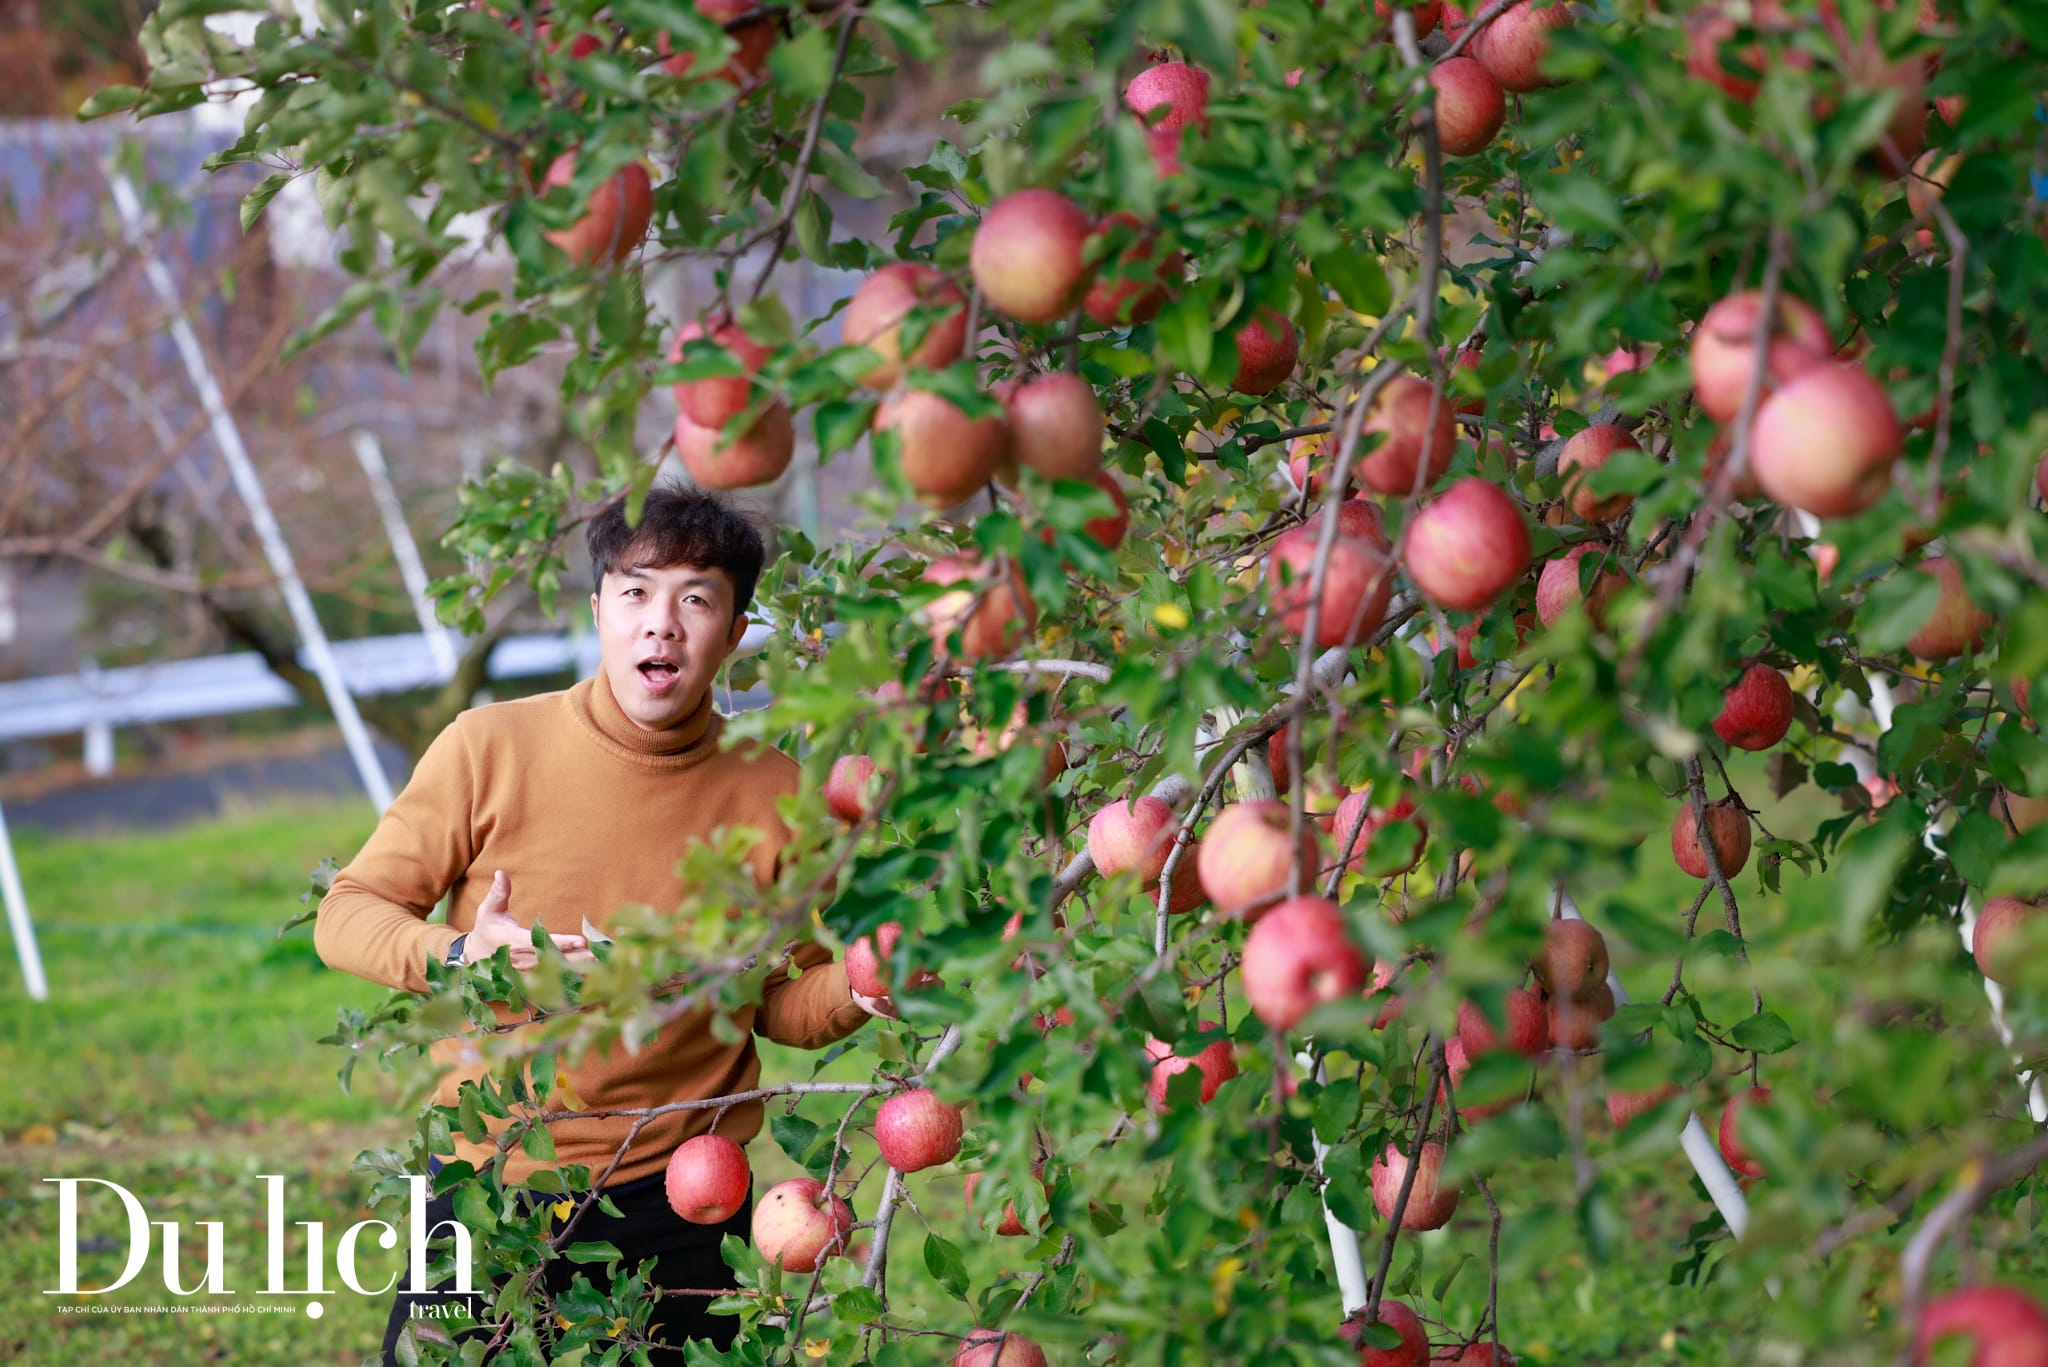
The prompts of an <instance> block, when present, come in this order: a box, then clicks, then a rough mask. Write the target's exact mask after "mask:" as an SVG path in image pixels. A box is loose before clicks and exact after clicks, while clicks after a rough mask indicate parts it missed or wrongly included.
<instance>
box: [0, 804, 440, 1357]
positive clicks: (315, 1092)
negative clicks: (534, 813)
mask: <svg viewBox="0 0 2048 1367" xmlns="http://www.w3.org/2000/svg"><path fill="white" fill-rule="evenodd" d="M373 820H374V818H373V814H372V813H371V812H370V810H369V808H368V806H367V805H366V804H362V803H348V804H345V805H330V806H313V807H296V808H282V809H271V810H268V811H265V812H262V813H260V814H254V815H247V816H240V817H232V818H226V819H221V820H216V821H210V822H207V823H204V824H201V825H196V826H192V827H188V828H186V829H183V830H179V831H174V832H170V833H162V834H156V833H152V834H144V835H121V836H107V837H95V838H90V839H79V838H54V837H44V836H39V835H36V834H34V833H25V834H24V835H23V836H22V837H20V838H19V839H18V840H17V850H18V852H19V854H20V857H21V864H22V878H23V881H24V882H25V883H26V885H27V890H28V896H29V901H30V906H31V907H32V909H33V911H34V915H35V919H36V923H37V926H38V929H39V932H40V933H39V939H40V942H41V946H42V952H43V961H44V966H45V968H46V970H47V972H48V976H49V979H50V989H51V996H50V1000H49V1001H47V1002H41V1003H37V1002H31V1001H30V1000H28V998H27V996H26V994H25V993H24V992H23V991H22V990H21V986H20V980H19V977H18V975H17V971H16V968H15V960H14V952H13V945H12V944H11V943H10V944H9V945H8V946H7V947H6V949H5V951H4V964H0V983H4V986H0V1074H4V1076H5V1077H6V1079H7V1081H6V1085H5V1086H4V1087H0V1141H4V1142H0V1221H4V1222H5V1225H6V1227H7V1228H8V1229H9V1230H10V1232H11V1234H12V1236H13V1237H11V1238H9V1239H8V1240H6V1241H5V1243H4V1245H0V1361H5V1362H15V1363H22V1364H37V1365H38V1367H40V1365H41V1364H58V1363H77V1362H151V1363H163V1364H182V1363H216V1362H217V1363H252V1364H257V1363H261V1364H269V1363H279V1364H283V1363H299V1362H307V1363H312V1362H322V1363H351V1364H352V1363H355V1362H358V1361H360V1360H361V1358H362V1357H363V1356H364V1354H365V1353H366V1352H368V1351H370V1350H371V1349H373V1348H374V1347H375V1346H376V1343H377V1338H378V1335H379V1333H380V1332H381V1328H382V1323H383V1317H384V1305H383V1303H382V1302H380V1301H376V1300H372V1299H369V1298H366V1297H360V1296H355V1295H351V1294H348V1293H346V1292H344V1293H342V1294H339V1295H332V1296H327V1297H324V1298H322V1300H323V1302H324V1303H323V1306H322V1309H323V1314H322V1316H321V1317H320V1318H319V1319H312V1318H309V1317H308V1316H307V1315H306V1314H305V1313H304V1312H303V1310H302V1309H301V1308H300V1307H299V1306H298V1305H296V1304H295V1305H293V1307H292V1309H291V1312H290V1313H281V1314H267V1313H266V1314H253V1313H237V1314H218V1315H191V1314H180V1315H155V1314H148V1315H145V1314H71V1313H60V1312H59V1309H58V1303H59V1302H63V1301H67V1300H69V1299H70V1298H68V1297H58V1296H46V1295H43V1294H42V1292H43V1290H44V1289H46V1288H49V1287H54V1286H55V1285H56V1284H57V1237H56V1230H57V1216H56V1204H57V1203H56V1193H57V1189H56V1188H55V1187H54V1186H51V1185H47V1184H45V1183H44V1182H43V1181H42V1179H44V1178H51V1177H65V1176H72V1177H97V1178H105V1179H109V1180H112V1181H115V1182H119V1183H120V1184H121V1185H122V1186H124V1187H126V1188H127V1189H128V1190H129V1191H131V1192H133V1193H134V1194H135V1196H136V1197H137V1198H138V1199H139V1200H140V1201H141V1203H142V1204H143V1205H144V1207H145V1208H146V1209H147V1213H148V1217H149V1218H150V1219H152V1220H171V1219H175V1220H180V1221H183V1222H184V1242H185V1245H186V1249H185V1259H186V1261H185V1264H184V1268H185V1271H184V1276H185V1281H186V1284H187V1285H191V1284H192V1283H193V1282H194V1281H196V1280H197V1278H198V1276H199V1271H198V1268H199V1264H200V1262H201V1259H202V1255H203V1245H202V1244H200V1243H199V1240H200V1238H201V1235H200V1231H199V1230H198V1229H197V1228H195V1227H194V1225H195V1222H197V1221H201V1220H221V1221H223V1222H225V1223H226V1225H227V1228H226V1230H225V1231H224V1238H225V1243H226V1257H225V1260H224V1261H225V1262H226V1263H227V1266H228V1270H229V1273H230V1278H231V1279H230V1281H229V1283H228V1284H229V1286H230V1287H231V1289H233V1290H234V1291H236V1292H239V1293H242V1294H239V1295H237V1296H234V1297H232V1298H231V1299H233V1300H236V1301H239V1302H242V1303H244V1304H245V1305H253V1304H254V1303H256V1302H259V1301H266V1300H268V1301H276V1300H280V1299H282V1298H276V1297H269V1298H266V1297H259V1296H255V1295H253V1294H249V1293H251V1292H253V1291H254V1290H255V1289H256V1288H257V1287H258V1286H260V1285H261V1284H262V1278H263V1269H262V1256H261V1221H262V1218H263V1194H264V1193H263V1188H262V1187H261V1185H260V1184H259V1183H258V1181H257V1177H258V1175H259V1174H263V1173H281V1174H283V1175H284V1176H285V1177H286V1179H287V1187H286V1193H287V1194H286V1210H287V1213H288V1216H287V1218H288V1220H290V1221H299V1220H319V1221H322V1222H324V1223H325V1225H326V1227H327V1230H328V1235H327V1238H328V1249H329V1258H330V1260H331V1257H332V1247H333V1241H334V1239H336V1238H337V1237H339V1234H340V1232H341V1230H342V1229H343V1228H345V1227H346V1226H347V1225H348V1224H350V1223H353V1222H354V1221H355V1220H358V1219H361V1218H363V1214H362V1212H361V1206H362V1194H363V1190H364V1186H365V1184H363V1183H361V1182H359V1181H358V1180H357V1179H356V1178H354V1177H353V1176H352V1175H351V1174H350V1173H349V1171H348V1168H349V1163H350V1160H351V1159H352V1158H353V1157H354V1155H355V1153H356V1152H357V1151H358V1150H359V1149H362V1148H365V1147H369V1146H372V1145H383V1144H387V1143H390V1142H393V1141H394V1140H395V1139H396V1138H397V1137H398V1136H399V1135H400V1134H401V1133H402V1130H403V1126H402V1125H401V1124H400V1122H399V1119H398V1117H399V1115H400V1113H401V1109H402V1108H403V1109H409V1107H407V1106H406V1105H405V1101H406V1097H405V1094H404V1087H403V1084H402V1081H401V1080H400V1079H399V1078H397V1077H394V1076H393V1075H391V1074H387V1073H383V1072H380V1071H379V1070H377V1069H375V1068H363V1069H359V1070H358V1071H357V1073H356V1077H355V1082H356V1090H355V1094H354V1095H352V1096H348V1095H343V1094H342V1092H341V1090H340V1089H339V1087H338V1086H337V1085H336V1083H335V1077H334V1074H335V1069H336V1067H337V1065H338V1063H339V1058H338V1056H337V1055H336V1052H335V1050H333V1049H331V1048H328V1047H324V1046H321V1045H319V1044H316V1043H314V1041H315V1040H316V1039H317V1038H319V1036H321V1035H323V1034H325V1033H326V1032H327V1031H328V1029H330V1028H331V1027H332V1024H333V1021H334V1014H335V1009H336V1008H337V1007H338V1006H341V1005H343V1004H355V1005H368V1004H371V1003H374V1002H376V1001H378V1000H381V998H382V996H383V991H382V989H381V988H378V987H375V986H373V985H371V984H369V983H365V982H362V981H359V980H357V979H354V978H350V977H347V976H346V975H344V974H340V973H335V972H333V971H331V970H329V969H328V968H327V967H326V966H325V965H323V964H322V963H321V962H320V960H319V959H318V957H317V956H316V955H315V954H314V953H313V948H312V941H311V935H310V933H309V930H308V929H304V928H302V929H300V930H297V931H294V932H293V933H292V934H291V935H289V936H287V937H285V938H284V939H279V937H278V936H277V933H276V928H277V926H278V925H279V924H280V923H281V922H283V921H284V920H286V919H287V918H288V917H289V916H291V915H292V914H293V913H294V912H295V911H296V910H298V907H297V904H296V902H295V901H294V899H295V897H296V896H297V894H298V893H299V892H300V891H301V890H302V889H303V888H304V887H305V882H306V873H307V871H308V870H309V869H310V868H312V866H313V865H314V864H315V863H317V862H318V861H319V860H320V859H321V857H323V856H326V855H334V856H337V857H342V858H346V857H347V856H348V855H349V854H350V853H352V852H353V851H354V849H355V847H356V846H357V845H358V844H359V843H360V842H361V841H362V839H363V838H364V837H365V836H366V835H367V834H368V833H369V830H370V827H371V824H372V822H373ZM80 1207H81V1213H82V1216H83V1218H82V1220H81V1224H82V1227H83V1232H84V1234H85V1236H86V1238H87V1239H91V1238H94V1237H99V1238H102V1239H106V1240H109V1241H110V1243H109V1246H110V1247H112V1248H114V1249H117V1250H118V1251H117V1252H109V1253H102V1254H98V1255H95V1256H88V1257H82V1258H81V1259H80V1264H81V1266H80V1281H81V1283H82V1284H83V1285H86V1286H94V1285H101V1284H104V1283H105V1282H106V1281H110V1280H112V1279H113V1277H114V1276H116V1275H118V1273H119V1268H120V1263H121V1262H122V1261H123V1255H125V1252H126V1248H127V1238H126V1224H125V1218H124V1217H123V1216H122V1214H121V1210H120V1207H119V1204H118V1198H117V1197H116V1196H115V1195H114V1193H113V1192H111V1191H108V1190H107V1189H105V1188H94V1187H90V1186H88V1187H85V1188H84V1189H83V1194H82V1195H81V1199H80ZM294 1233H300V1231H297V1230H294ZM302 1247H303V1245H298V1246H297V1248H302ZM297 1248H295V1251H294V1253H293V1255H292V1261H291V1262H290V1263H289V1264H288V1265H289V1266H290V1267H291V1268H292V1280H291V1282H290V1283H289V1284H291V1285H298V1286H303V1285H304V1282H303V1280H302V1279H303V1275H304V1271H303V1270H304V1261H303V1258H304V1255H303V1252H301V1251H297ZM367 1251H369V1252H378V1253H381V1250H377V1249H375V1248H374V1246H371V1247H370V1248H369V1249H368V1250H367ZM361 1265H362V1266H363V1268H364V1273H363V1280H364V1282H365V1284H366V1285H375V1284H377V1283H378V1282H381V1281H382V1279H383V1276H384V1275H385V1274H384V1273H383V1272H381V1271H378V1272H374V1273H373V1272H372V1271H371V1270H370V1268H371V1266H372V1260H371V1259H370V1258H369V1257H367V1256H366V1257H364V1258H363V1259H362V1260H361ZM330 1277H331V1272H330ZM150 1287H154V1288H155V1292H154V1294H152V1293H151V1292H150V1291H149V1290H148V1289H147V1288H150ZM96 1299H99V1300H103V1301H108V1302H113V1303H127V1304H134V1305H148V1304H162V1303H169V1302H170V1301H171V1300H172V1299H173V1298H171V1297H169V1296H168V1295H167V1294H166V1293H165V1292H164V1291H163V1289H162V1281H161V1266H160V1262H159V1258H158V1256H157V1255H155V1254H153V1255H152V1257H151V1259H150V1261H149V1263H148V1264H147V1265H146V1266H145V1267H144V1268H143V1269H142V1270H141V1271H140V1272H139V1273H138V1274H137V1275H136V1277H135V1279H134V1280H133V1281H132V1282H130V1283H129V1284H128V1286H127V1287H125V1288H123V1289H122V1290H121V1291H118V1292H114V1293H111V1294H110V1295H108V1296H106V1297H100V1298H96ZM189 1299H190V1300H194V1301H197V1300H203V1299H205V1298H203V1297H194V1298H189Z"/></svg>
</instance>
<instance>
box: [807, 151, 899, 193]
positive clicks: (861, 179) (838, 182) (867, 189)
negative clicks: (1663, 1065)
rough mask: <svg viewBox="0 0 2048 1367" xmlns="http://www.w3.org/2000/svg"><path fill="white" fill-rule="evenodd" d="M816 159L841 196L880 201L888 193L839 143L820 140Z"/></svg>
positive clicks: (819, 167)
mask: <svg viewBox="0 0 2048 1367" xmlns="http://www.w3.org/2000/svg"><path fill="white" fill-rule="evenodd" d="M816 157H817V161H818V169H820V170H822V171H823V172H824V173H825V179H827V180H829V181H831V182H832V184H833V185H834V186H835V187H837V188H838V190H839V191H840V193H841V194H846V195H851V196H853V198H855V199H880V198H881V197H882V196H883V195H885V194H887V193H888V191H887V190H886V189H885V188H883V185H882V182H881V181H879V180H876V179H875V178H874V177H873V176H872V175H869V174H868V170H867V168H866V167H865V166H862V165H861V164H860V163H859V162H858V161H855V160H854V159H853V153H851V152H849V151H847V150H846V149H845V148H843V147H841V146H840V145H839V144H838V143H836V142H832V141H830V140H829V139H820V140H819V143H818V150H817V153H816Z"/></svg>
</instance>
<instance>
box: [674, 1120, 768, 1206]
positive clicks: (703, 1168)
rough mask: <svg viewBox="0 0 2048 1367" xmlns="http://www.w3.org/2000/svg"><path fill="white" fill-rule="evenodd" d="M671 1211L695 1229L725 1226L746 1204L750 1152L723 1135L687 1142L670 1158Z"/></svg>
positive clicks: (750, 1177)
mask: <svg viewBox="0 0 2048 1367" xmlns="http://www.w3.org/2000/svg"><path fill="white" fill-rule="evenodd" d="M665 1183H666V1186H667V1189H668V1208H669V1209H670V1210H672V1211H674V1212H675V1213H676V1214H678V1215H680V1216H682V1217H683V1218H684V1219H685V1220H688V1221H689V1222H690V1223H691V1224H693V1225H722V1224H724V1223H725V1222H726V1221H727V1220H730V1219H731V1218H732V1217H733V1216H735V1215H737V1214H739V1213H740V1211H741V1210H742V1209H743V1208H744V1207H745V1206H746V1204H747V1193H748V1191H750V1190H752V1188H753V1183H754V1174H753V1171H752V1170H751V1169H750V1168H748V1166H747V1151H746V1150H745V1149H743V1148H741V1147H740V1146H739V1145H738V1144H736V1143H734V1142H733V1141H732V1140H730V1139H728V1138H726V1137H725V1136H724V1135H722V1134H700V1135H695V1136H693V1137H691V1138H689V1139H685V1140H684V1141H683V1142H682V1143H680V1144H678V1145H677V1146H676V1149H675V1152H674V1153H671V1154H670V1155H669V1156H668V1174H667V1177H666V1179H665Z"/></svg>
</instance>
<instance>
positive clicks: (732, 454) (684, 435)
mask: <svg viewBox="0 0 2048 1367" xmlns="http://www.w3.org/2000/svg"><path fill="white" fill-rule="evenodd" d="M675 435H676V459H678V460H680V461H681V462H682V463H683V469H685V470H686V471H688V472H689V475H690V478H691V479H692V480H694V481H696V483H697V486H698V487H699V488H703V489H751V488H753V487H755V486H756V485H761V484H773V483H774V482H775V481H776V480H778V479H780V478H782V472H783V471H785V470H787V469H788V468H789V462H790V459H791V458H792V457H793V456H794V455H795V454H796V424H795V423H794V422H792V421H791V420H790V416H789V405H788V404H786V403H784V402H783V401H782V400H780V399H777V400H775V401H774V402H773V403H771V404H769V405H768V407H767V408H766V409H764V410H763V411H762V413H761V416H760V417H758V418H756V419H755V420H754V425H753V426H751V427H749V428H748V429H747V430H746V431H745V432H743V433H741V434H740V435H739V436H737V437H734V438H732V439H731V440H729V441H728V440H727V439H726V435H725V432H724V430H723V429H722V428H716V427H699V426H698V425H697V424H696V423H694V422H691V421H690V417H689V415H688V414H687V413H678V414H676V433H675Z"/></svg>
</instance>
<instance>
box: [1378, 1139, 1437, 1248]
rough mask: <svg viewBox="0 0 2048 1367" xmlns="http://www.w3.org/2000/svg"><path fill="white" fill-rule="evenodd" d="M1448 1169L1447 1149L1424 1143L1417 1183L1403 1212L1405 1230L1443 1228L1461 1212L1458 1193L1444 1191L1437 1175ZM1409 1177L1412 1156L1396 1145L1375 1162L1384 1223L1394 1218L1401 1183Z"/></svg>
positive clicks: (1416, 1176)
mask: <svg viewBox="0 0 2048 1367" xmlns="http://www.w3.org/2000/svg"><path fill="white" fill-rule="evenodd" d="M1443 1166H1444V1146H1443V1145H1441V1144H1437V1143H1429V1144H1424V1145H1423V1146H1422V1154H1421V1157H1420V1158H1418V1159H1417V1160H1416V1162H1415V1182H1414V1185H1413V1186H1411V1187H1410V1188H1409V1190H1408V1204H1407V1205H1406V1206H1404V1207H1403V1208H1402V1210H1401V1228H1403V1229H1417V1230H1420V1229H1442V1228H1443V1227H1444V1226H1445V1225H1447V1224H1449V1223H1450V1222H1451V1216H1453V1215H1455V1214H1456V1213H1457V1210H1458V1193H1457V1192H1456V1191H1455V1190H1452V1191H1441V1190H1439V1189H1438V1187H1437V1176H1438V1174H1439V1173H1440V1172H1441V1171H1442V1169H1443ZM1407 1174H1408V1155H1406V1154H1404V1153H1402V1152H1401V1151H1400V1150H1399V1149H1398V1148H1396V1147H1394V1146H1393V1145H1392V1144H1389V1145H1387V1147H1386V1151H1385V1152H1384V1153H1382V1154H1381V1155H1380V1156H1379V1157H1378V1158H1376V1159H1374V1160H1373V1165H1372V1203H1373V1206H1374V1208H1375V1209H1377V1210H1378V1211H1379V1213H1380V1218H1381V1219H1382V1220H1391V1219H1393V1218H1394V1202H1395V1201H1396V1200H1397V1199H1399V1197H1400V1195H1401V1182H1402V1180H1403V1179H1404V1178H1405V1177H1406V1176H1407Z"/></svg>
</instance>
